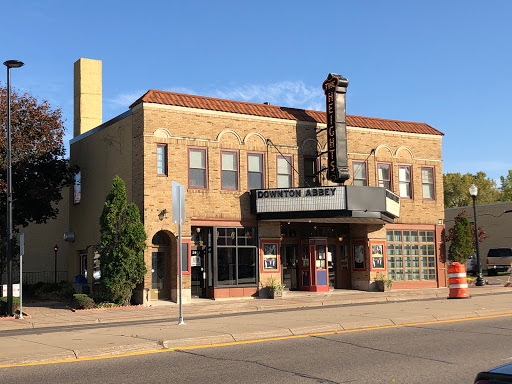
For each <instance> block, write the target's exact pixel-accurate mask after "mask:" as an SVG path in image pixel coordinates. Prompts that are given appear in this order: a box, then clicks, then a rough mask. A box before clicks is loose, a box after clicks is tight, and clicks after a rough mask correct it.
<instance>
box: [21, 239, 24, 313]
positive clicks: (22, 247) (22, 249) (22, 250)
mask: <svg viewBox="0 0 512 384" xmlns="http://www.w3.org/2000/svg"><path fill="white" fill-rule="evenodd" d="M24 253H25V234H23V233H20V319H23V288H22V287H23V254H24Z"/></svg>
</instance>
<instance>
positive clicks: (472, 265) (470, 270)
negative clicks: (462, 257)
mask: <svg viewBox="0 0 512 384" xmlns="http://www.w3.org/2000/svg"><path fill="white" fill-rule="evenodd" d="M466 273H467V274H468V275H469V274H474V275H476V273H477V270H476V255H475V254H473V256H471V257H470V258H469V259H468V261H466Z"/></svg>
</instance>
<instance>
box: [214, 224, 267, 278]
mask: <svg viewBox="0 0 512 384" xmlns="http://www.w3.org/2000/svg"><path fill="white" fill-rule="evenodd" d="M216 231H217V285H218V286H226V285H246V284H256V271H257V270H258V268H257V247H256V245H255V244H256V238H257V236H256V228H253V227H243V228H216Z"/></svg>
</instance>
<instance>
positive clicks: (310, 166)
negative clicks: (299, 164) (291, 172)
mask: <svg viewBox="0 0 512 384" xmlns="http://www.w3.org/2000/svg"><path fill="white" fill-rule="evenodd" d="M304 180H306V182H307V183H308V185H306V187H307V186H309V187H318V186H320V178H319V176H318V161H317V159H316V157H305V158H304Z"/></svg>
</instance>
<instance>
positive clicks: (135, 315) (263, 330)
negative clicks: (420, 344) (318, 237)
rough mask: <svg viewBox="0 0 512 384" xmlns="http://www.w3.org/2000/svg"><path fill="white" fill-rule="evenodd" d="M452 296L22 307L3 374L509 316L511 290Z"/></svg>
mask: <svg viewBox="0 0 512 384" xmlns="http://www.w3.org/2000/svg"><path fill="white" fill-rule="evenodd" d="M448 294H449V291H448V289H447V288H438V289H425V290H393V291H389V292H363V291H352V290H335V291H330V292H326V293H309V292H290V291H287V292H285V293H284V295H283V297H282V298H278V299H274V300H264V299H236V300H223V301H212V300H205V299H193V300H192V302H191V303H189V304H184V305H183V318H184V321H185V324H184V325H178V318H179V306H178V305H177V304H176V303H172V302H168V301H158V302H154V303H152V306H151V307H127V308H113V309H104V310H89V311H77V312H73V311H71V310H70V309H69V308H66V307H65V306H64V305H63V304H62V303H32V304H27V305H24V312H26V313H28V314H30V317H26V318H24V319H4V320H0V366H5V365H11V364H21V363H27V362H38V361H52V360H67V359H77V358H86V357H94V356H104V355H112V354H120V353H128V352H137V351H147V350H161V349H166V348H177V347H179V348H183V347H187V346H198V345H211V344H218V343H227V342H234V341H244V340H254V339H265V338H272V337H285V336H293V335H305V334H310V333H317V332H335V331H344V330H352V329H359V328H367V327H380V326H393V325H400V324H410V323H419V322H435V321H442V320H449V319H458V318H473V317H480V316H488V315H499V314H509V313H510V314H512V288H505V287H503V286H501V285H500V286H491V285H487V286H484V287H472V288H470V294H471V298H469V299H453V300H448V299H447V297H448Z"/></svg>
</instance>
